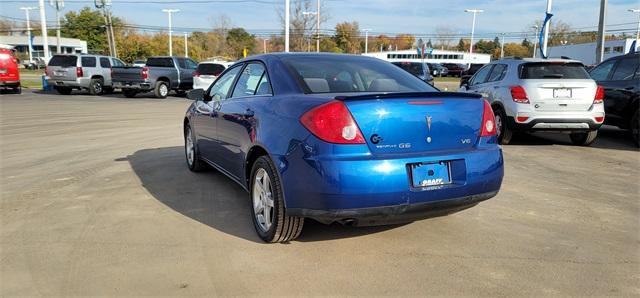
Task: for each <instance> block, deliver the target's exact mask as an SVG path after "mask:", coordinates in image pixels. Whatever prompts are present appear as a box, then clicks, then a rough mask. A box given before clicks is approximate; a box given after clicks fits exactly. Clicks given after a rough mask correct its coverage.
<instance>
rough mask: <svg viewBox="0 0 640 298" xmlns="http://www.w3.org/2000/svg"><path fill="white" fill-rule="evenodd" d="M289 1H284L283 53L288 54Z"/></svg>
mask: <svg viewBox="0 0 640 298" xmlns="http://www.w3.org/2000/svg"><path fill="white" fill-rule="evenodd" d="M289 2H290V0H284V51H285V52H287V53H288V52H289V10H290V8H289V6H290V5H289V4H290V3H289Z"/></svg>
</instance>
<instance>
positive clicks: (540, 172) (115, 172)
mask: <svg viewBox="0 0 640 298" xmlns="http://www.w3.org/2000/svg"><path fill="white" fill-rule="evenodd" d="M189 103H190V102H189V101H188V100H185V99H184V98H179V97H170V98H168V99H166V100H159V99H152V98H143V97H140V98H135V99H127V98H124V97H122V96H120V95H114V96H103V97H92V96H87V95H72V96H59V95H55V94H35V93H32V92H30V91H25V93H24V94H22V95H0V119H1V123H0V125H1V126H0V133H1V137H0V143H1V152H0V155H1V160H0V161H1V164H0V175H1V179H2V180H1V194H2V195H1V196H2V197H1V200H0V202H1V205H0V220H1V225H0V242H1V250H0V274H1V275H0V296H11V295H21V296H31V295H56V296H57V295H60V296H71V295H78V296H88V295H109V296H110V295H130V296H139V295H207V296H213V295H218V296H221V295H225V296H228V295H261V296H263V295H290V296H299V295H311V294H315V295H338V294H345V295H416V296H418V295H419V296H425V295H447V296H449V295H482V296H516V295H518V296H522V295H528V296H542V295H563V296H564V295H576V296H585V295H598V296H602V295H616V296H618V295H619V296H636V295H640V152H639V151H638V150H637V149H636V148H634V147H633V145H632V142H631V141H630V139H629V138H628V137H626V135H625V133H624V132H623V131H620V130H617V129H613V128H606V129H604V130H603V131H602V132H601V135H600V137H599V139H598V140H597V141H596V143H595V144H594V145H593V146H592V147H588V148H583V147H575V146H571V145H569V142H568V137H566V136H563V135H560V136H558V135H535V136H524V137H520V138H518V139H516V140H514V144H513V145H508V146H505V147H504V148H503V149H504V157H505V167H506V168H505V172H506V174H505V179H504V183H503V187H502V190H501V192H500V193H499V195H498V196H497V197H495V198H493V199H491V200H489V201H486V202H483V203H481V204H480V205H478V206H476V207H474V208H471V209H468V210H465V211H463V212H460V213H457V214H454V215H450V216H447V217H440V218H434V219H429V220H424V221H419V222H414V223H410V224H405V225H396V226H386V227H370V228H353V227H342V226H338V225H335V226H324V225H321V224H318V223H314V222H307V224H306V225H305V228H304V230H303V232H302V235H301V237H300V238H299V239H298V240H296V241H293V242H291V243H288V244H277V245H268V244H263V243H262V242H261V241H260V239H259V238H258V237H257V236H256V234H255V232H254V230H253V226H252V223H251V218H250V210H249V208H250V203H249V196H248V194H246V193H245V192H244V191H243V190H242V189H241V188H240V187H239V186H237V185H235V184H234V183H232V182H231V181H230V180H228V179H227V178H225V177H223V176H222V175H221V174H219V173H216V172H208V173H204V174H194V173H191V172H189V171H188V170H187V168H186V166H185V164H184V157H183V151H182V150H183V149H182V128H181V123H182V116H183V114H184V111H185V109H186V107H187V106H188V105H189Z"/></svg>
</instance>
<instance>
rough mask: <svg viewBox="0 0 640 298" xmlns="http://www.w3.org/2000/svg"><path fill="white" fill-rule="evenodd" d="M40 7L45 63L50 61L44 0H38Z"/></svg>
mask: <svg viewBox="0 0 640 298" xmlns="http://www.w3.org/2000/svg"><path fill="white" fill-rule="evenodd" d="M38 7H39V8H40V29H41V30H42V48H43V49H44V63H49V36H48V34H47V15H46V13H45V11H44V0H40V1H38Z"/></svg>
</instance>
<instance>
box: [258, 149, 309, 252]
mask: <svg viewBox="0 0 640 298" xmlns="http://www.w3.org/2000/svg"><path fill="white" fill-rule="evenodd" d="M249 190H250V194H251V202H252V204H251V215H252V216H251V217H252V218H253V226H254V227H255V229H256V232H257V233H258V236H260V238H261V239H262V240H264V241H265V242H269V243H277V242H289V241H291V240H293V239H296V238H297V237H298V236H300V232H302V226H303V225H304V217H293V216H287V215H286V212H285V209H284V200H283V193H282V184H281V182H280V178H279V177H278V175H277V174H276V168H275V166H274V165H273V163H272V162H271V160H270V159H269V157H268V156H266V155H263V156H260V157H258V159H257V160H256V162H255V163H254V164H253V167H252V170H251V180H249Z"/></svg>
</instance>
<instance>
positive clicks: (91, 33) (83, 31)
mask: <svg viewBox="0 0 640 298" xmlns="http://www.w3.org/2000/svg"><path fill="white" fill-rule="evenodd" d="M112 23H113V26H114V29H115V28H118V27H120V28H121V27H122V21H121V20H120V19H119V18H117V17H112ZM61 27H62V28H61V30H60V31H61V32H60V34H61V35H62V36H65V37H71V38H78V39H81V40H86V41H87V47H88V48H89V52H92V53H97V54H108V53H109V47H108V42H107V36H106V31H105V24H104V17H103V16H102V13H100V11H98V10H91V9H90V8H89V7H85V8H83V9H81V10H80V11H79V12H75V11H70V12H68V13H67V14H65V16H64V18H63V19H62V20H61ZM116 35H117V34H116Z"/></svg>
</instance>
